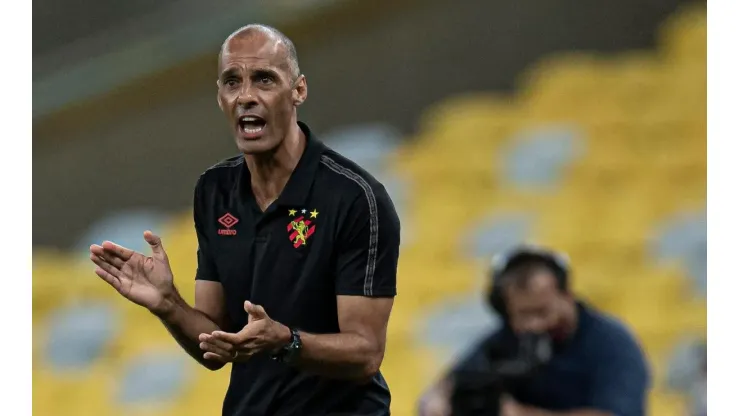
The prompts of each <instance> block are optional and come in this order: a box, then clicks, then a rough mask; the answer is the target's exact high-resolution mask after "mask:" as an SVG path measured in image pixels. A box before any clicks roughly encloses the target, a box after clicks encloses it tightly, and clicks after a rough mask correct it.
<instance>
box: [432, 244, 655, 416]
mask: <svg viewBox="0 0 740 416" xmlns="http://www.w3.org/2000/svg"><path fill="white" fill-rule="evenodd" d="M492 275H493V281H494V283H493V285H492V289H491V290H490V292H489V294H488V301H489V304H490V305H491V307H492V308H493V309H494V311H496V312H497V313H499V314H500V315H501V317H502V321H503V322H504V325H503V326H502V328H500V329H498V330H496V331H494V332H493V333H491V334H490V335H489V336H487V337H486V338H485V339H484V340H483V341H482V342H480V343H479V344H477V345H476V346H475V348H473V349H472V350H471V351H470V352H469V353H468V354H467V355H466V356H465V357H463V359H462V360H461V361H459V362H458V363H457V364H456V365H454V366H453V368H452V370H451V371H450V372H449V373H448V374H447V375H446V376H445V377H444V378H443V379H442V380H441V381H439V382H438V383H437V384H436V385H435V386H433V387H432V388H430V389H429V390H428V391H427V393H426V394H424V396H423V397H422V399H421V400H420V403H419V414H420V415H421V416H450V415H453V416H468V415H481V416H484V415H494V416H495V415H501V416H546V415H553V416H554V415H572V416H602V415H603V416H607V415H610V416H612V415H613V416H642V415H644V414H645V413H646V409H645V407H646V400H647V397H646V396H647V392H648V389H649V384H650V383H649V370H648V366H647V363H646V360H645V357H644V355H643V352H642V350H641V348H640V346H639V345H638V343H637V341H636V340H635V338H634V337H633V336H632V335H631V334H630V332H629V331H628V330H627V329H626V328H625V327H624V326H623V325H622V324H621V323H620V322H618V321H617V320H616V319H614V318H612V317H609V316H606V315H604V314H603V313H601V312H599V311H597V310H595V309H594V308H592V307H590V306H588V305H586V304H584V303H583V302H581V301H579V300H577V299H575V297H574V296H573V294H572V293H571V292H570V289H569V285H568V279H569V270H568V264H567V262H566V261H565V259H564V258H562V257H561V256H558V255H557V254H555V253H552V252H549V251H547V250H542V249H537V248H532V247H520V248H518V249H516V250H514V251H513V252H512V253H510V254H509V255H508V256H504V257H500V258H497V259H495V260H494V265H493V270H492ZM533 337H534V338H533ZM525 340H528V341H525ZM532 340H534V341H532ZM537 343H541V345H539V344H537ZM527 346H528V347H527ZM525 347H526V348H525ZM507 360H508V361H507ZM512 363H513V364H517V365H515V366H512V365H511V364H512ZM512 368H516V369H518V370H512ZM504 369H507V370H506V371H504ZM517 371H519V373H517ZM484 376H485V377H484ZM486 377H487V378H486ZM486 380H487V381H486ZM476 386H477V387H476ZM476 406H477V407H476ZM474 408H475V409H474ZM481 409H485V410H481Z"/></svg>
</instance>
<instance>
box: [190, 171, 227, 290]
mask: <svg viewBox="0 0 740 416" xmlns="http://www.w3.org/2000/svg"><path fill="white" fill-rule="evenodd" d="M202 182H203V177H202V176H201V178H200V179H199V180H198V183H197V184H196V185H195V192H194V198H193V221H194V222H195V234H196V235H197V237H198V251H197V256H198V269H197V271H196V273H195V279H196V280H210V281H214V282H218V281H220V280H219V278H218V273H217V272H216V264H215V262H214V261H213V253H212V251H211V247H210V244H209V241H208V237H207V234H206V232H205V229H204V227H203V207H204V206H205V201H204V199H203V191H202V187H203V183H202Z"/></svg>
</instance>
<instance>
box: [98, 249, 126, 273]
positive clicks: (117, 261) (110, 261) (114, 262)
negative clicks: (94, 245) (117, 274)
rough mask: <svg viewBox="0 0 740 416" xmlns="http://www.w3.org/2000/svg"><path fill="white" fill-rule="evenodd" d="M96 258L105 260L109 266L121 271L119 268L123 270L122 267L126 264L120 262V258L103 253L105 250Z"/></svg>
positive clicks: (106, 252)
mask: <svg viewBox="0 0 740 416" xmlns="http://www.w3.org/2000/svg"><path fill="white" fill-rule="evenodd" d="M98 257H102V258H103V260H105V261H106V262H107V263H108V264H110V265H111V266H113V267H115V268H116V269H118V270H121V268H123V266H124V265H125V264H126V262H125V261H123V260H121V258H120V257H116V256H114V255H113V254H111V253H110V252H108V251H105V250H103V254H101V255H100V256H98Z"/></svg>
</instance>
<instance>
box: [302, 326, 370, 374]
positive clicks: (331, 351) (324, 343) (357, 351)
mask: <svg viewBox="0 0 740 416" xmlns="http://www.w3.org/2000/svg"><path fill="white" fill-rule="evenodd" d="M301 343H302V344H303V347H302V350H301V354H300V357H299V359H298V361H297V362H296V365H297V366H298V367H300V368H302V369H305V370H307V371H311V372H313V373H316V374H320V375H323V376H326V377H332V378H341V379H351V380H364V379H368V378H370V377H372V376H373V375H374V374H375V373H376V372H377V371H378V369H379V367H380V362H381V361H382V358H383V357H382V354H383V353H382V351H378V348H377V347H375V346H374V345H373V344H372V343H371V342H369V341H367V340H366V339H365V338H363V337H362V336H360V335H358V334H320V335H319V334H308V333H304V332H301Z"/></svg>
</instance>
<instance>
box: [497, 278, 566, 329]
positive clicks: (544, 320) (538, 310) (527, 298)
mask: <svg viewBox="0 0 740 416" xmlns="http://www.w3.org/2000/svg"><path fill="white" fill-rule="evenodd" d="M504 296H505V299H506V310H507V313H508V315H509V323H510V325H511V327H512V328H513V329H514V332H516V333H518V334H521V333H527V332H533V333H539V334H543V333H548V334H550V335H551V336H553V337H554V338H555V339H560V338H562V337H563V336H565V335H566V334H565V330H566V326H567V313H568V309H569V306H570V305H572V302H573V298H572V297H571V296H570V295H569V294H568V293H564V292H563V291H561V290H560V289H559V288H558V285H557V279H556V278H555V276H554V275H553V274H552V273H550V272H549V271H547V270H544V269H543V270H541V271H538V272H536V273H535V274H534V275H533V276H531V277H530V278H529V280H528V281H527V282H526V284H525V285H524V286H520V285H517V284H516V282H511V283H510V284H508V285H506V286H505V287H504Z"/></svg>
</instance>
